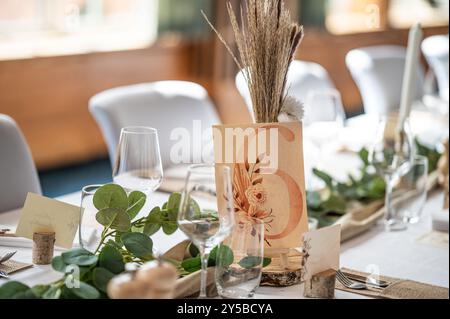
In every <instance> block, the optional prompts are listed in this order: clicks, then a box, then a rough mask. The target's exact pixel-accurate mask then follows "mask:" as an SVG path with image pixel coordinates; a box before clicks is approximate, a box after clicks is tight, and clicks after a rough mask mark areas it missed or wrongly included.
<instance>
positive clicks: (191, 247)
mask: <svg viewBox="0 0 450 319" xmlns="http://www.w3.org/2000/svg"><path fill="white" fill-rule="evenodd" d="M188 250H189V254H190V255H191V257H197V256H198V255H200V250H198V248H197V246H195V245H194V243H193V242H191V243H190V244H189V248H188Z"/></svg>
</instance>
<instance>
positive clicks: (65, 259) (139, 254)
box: [0, 184, 233, 299]
mask: <svg viewBox="0 0 450 319" xmlns="http://www.w3.org/2000/svg"><path fill="white" fill-rule="evenodd" d="M145 201H146V195H145V194H144V193H141V192H138V191H135V192H131V193H129V194H127V192H126V191H125V190H124V189H123V188H122V187H120V186H119V185H115V184H107V185H104V186H102V187H101V188H99V189H98V190H97V191H96V193H95V195H94V204H95V207H96V209H97V210H98V211H97V213H96V219H97V221H98V223H99V224H101V225H102V226H103V227H104V228H103V231H102V234H101V238H100V240H99V243H98V246H97V248H96V249H95V250H94V251H93V252H91V251H88V250H86V249H83V248H74V249H71V250H67V251H64V252H63V253H62V254H61V255H60V256H56V257H54V258H53V260H52V268H53V269H54V270H55V271H57V272H59V273H61V279H59V280H57V281H55V282H53V283H51V284H48V285H38V286H35V287H28V286H27V285H24V284H22V283H19V282H15V281H11V282H7V283H6V284H4V285H3V286H1V287H0V298H43V299H73V298H75V299H77V298H82V299H97V298H106V297H108V296H107V286H108V283H109V281H110V280H111V279H112V278H114V277H115V276H117V275H120V274H123V273H125V266H126V264H130V263H131V264H134V265H136V267H138V268H139V266H141V265H144V264H146V263H148V262H150V261H153V260H155V256H154V254H153V241H152V239H151V236H152V235H154V234H155V233H156V232H157V231H159V230H160V229H162V231H163V232H164V233H165V234H166V235H169V236H170V235H172V234H173V233H174V232H175V231H176V230H177V229H178V225H177V215H178V211H179V205H180V202H181V194H180V193H174V194H172V195H171V196H170V197H169V200H168V201H167V202H166V203H164V204H163V205H162V206H161V207H160V206H156V207H154V208H153V209H152V210H151V211H150V213H148V214H147V215H145V216H144V217H137V216H138V214H139V212H140V210H141V209H142V207H143V206H144V204H145ZM194 205H196V206H198V204H196V203H194ZM198 207H199V206H198ZM78 213H79V212H78ZM181 244H183V245H184V246H183V247H184V251H185V253H183V256H182V258H181V259H179V260H177V259H173V257H174V256H175V255H176V254H175V252H176V251H179V250H180V249H179V247H174V248H173V249H171V250H170V251H169V252H168V255H167V257H166V256H163V257H161V260H162V261H164V262H168V263H170V264H172V265H173V266H174V267H175V268H176V270H177V273H178V278H185V277H186V279H185V280H184V281H183V283H184V284H187V285H189V287H192V286H194V285H193V284H192V281H193V280H197V279H198V276H197V272H198V271H199V270H200V268H201V262H200V257H199V251H198V249H197V248H196V247H195V246H194V245H193V244H192V243H188V244H187V245H186V243H181ZM181 244H180V245H181ZM169 253H170V254H169ZM217 254H218V248H217V247H215V248H214V249H213V250H212V251H211V254H210V256H209V259H208V266H209V267H214V266H215V263H216V259H217V258H216V257H217ZM227 256H229V257H228V258H233V257H232V255H231V256H230V255H227ZM190 275H192V276H191V278H187V277H189V276H190ZM75 284H77V285H78V287H77V286H74V285H75ZM195 284H196V286H197V287H198V284H199V281H198V280H197V281H196V282H195ZM177 285H178V283H177ZM197 291H198V290H197ZM194 293H195V292H194Z"/></svg>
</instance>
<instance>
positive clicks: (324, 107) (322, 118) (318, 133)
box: [303, 89, 346, 188]
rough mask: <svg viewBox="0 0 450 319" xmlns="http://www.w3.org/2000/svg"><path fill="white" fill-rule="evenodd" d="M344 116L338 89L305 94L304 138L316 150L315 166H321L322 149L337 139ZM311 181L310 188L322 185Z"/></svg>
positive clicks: (320, 167)
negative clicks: (311, 185)
mask: <svg viewBox="0 0 450 319" xmlns="http://www.w3.org/2000/svg"><path fill="white" fill-rule="evenodd" d="M345 118H346V117H345V111H344V106H343V104H342V98H341V94H340V93H339V91H337V90H335V89H323V90H313V91H311V92H310V93H309V94H308V95H307V99H306V106H305V118H304V120H303V123H304V125H305V136H306V138H307V139H308V140H309V141H310V142H311V143H312V144H313V145H314V146H315V147H316V149H317V150H318V157H317V160H316V161H315V163H314V164H315V165H316V168H319V169H322V168H323V167H322V164H323V159H324V158H325V157H326V154H325V153H324V151H325V150H326V149H328V147H327V146H329V145H330V144H331V143H332V142H335V141H337V140H338V139H339V135H340V133H341V131H342V129H343V127H344V123H345ZM311 181H312V182H313V187H312V188H321V187H322V186H323V185H322V184H323V183H321V182H320V181H319V180H318V179H316V180H314V178H313V179H311ZM316 184H317V185H316ZM314 185H315V187H314Z"/></svg>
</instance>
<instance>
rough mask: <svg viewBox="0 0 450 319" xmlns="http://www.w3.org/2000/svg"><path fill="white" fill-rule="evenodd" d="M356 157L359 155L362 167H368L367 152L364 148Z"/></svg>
mask: <svg viewBox="0 0 450 319" xmlns="http://www.w3.org/2000/svg"><path fill="white" fill-rule="evenodd" d="M358 155H359V158H360V159H361V161H362V162H363V164H364V166H369V165H370V160H369V151H368V150H367V149H366V148H363V149H361V150H360V151H359V152H358Z"/></svg>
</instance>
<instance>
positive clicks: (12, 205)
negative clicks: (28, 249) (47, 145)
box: [0, 114, 41, 213]
mask: <svg viewBox="0 0 450 319" xmlns="http://www.w3.org/2000/svg"><path fill="white" fill-rule="evenodd" d="M28 192H31V193H35V194H41V186H40V184H39V177H38V174H37V171H36V166H35V164H34V161H33V158H32V156H31V152H30V149H29V148H28V145H27V142H26V140H25V138H24V136H23V134H22V132H21V131H20V129H19V127H18V126H17V124H16V122H15V121H14V120H13V119H12V118H10V117H9V116H7V115H3V114H0V213H2V212H6V211H9V210H13V209H17V208H20V207H22V205H23V203H24V201H25V198H26V196H27V193H28Z"/></svg>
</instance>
